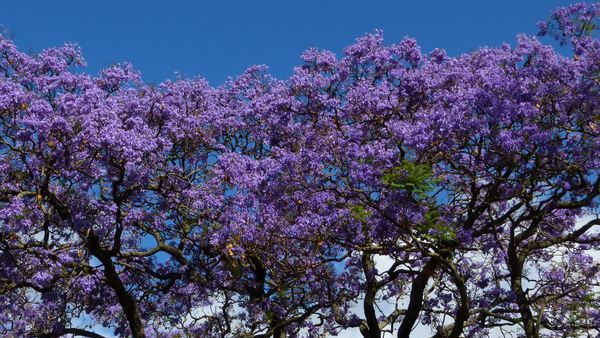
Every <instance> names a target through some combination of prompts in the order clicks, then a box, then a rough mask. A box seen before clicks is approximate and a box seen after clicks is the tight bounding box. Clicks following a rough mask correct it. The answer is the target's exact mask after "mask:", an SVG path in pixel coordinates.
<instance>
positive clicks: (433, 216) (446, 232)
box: [416, 207, 456, 243]
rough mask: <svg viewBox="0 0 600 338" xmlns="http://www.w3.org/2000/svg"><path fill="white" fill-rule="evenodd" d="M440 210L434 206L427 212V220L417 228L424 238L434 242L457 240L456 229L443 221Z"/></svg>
mask: <svg viewBox="0 0 600 338" xmlns="http://www.w3.org/2000/svg"><path fill="white" fill-rule="evenodd" d="M439 218H440V212H439V211H438V210H437V208H435V207H433V208H431V209H429V211H427V212H426V213H425V220H424V221H423V223H421V224H419V225H418V226H417V227H416V229H417V232H418V233H419V234H421V235H422V236H423V237H424V238H426V239H428V240H430V241H432V242H440V243H447V242H454V241H455V240H456V233H455V232H454V230H453V229H452V228H451V227H449V226H447V225H445V224H443V223H441V222H440V220H439Z"/></svg>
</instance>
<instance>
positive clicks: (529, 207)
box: [0, 3, 600, 338]
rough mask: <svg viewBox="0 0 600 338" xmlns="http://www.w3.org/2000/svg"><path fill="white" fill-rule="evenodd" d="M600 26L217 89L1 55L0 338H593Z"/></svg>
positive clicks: (597, 315) (311, 65) (370, 55)
mask: <svg viewBox="0 0 600 338" xmlns="http://www.w3.org/2000/svg"><path fill="white" fill-rule="evenodd" d="M599 17H600V4H599V3H593V4H586V3H580V4H576V5H573V6H570V7H566V8H559V9H557V10H556V11H555V12H554V13H552V15H551V16H550V18H549V19H548V20H547V21H545V22H542V23H540V24H539V28H540V34H539V35H540V36H544V35H548V36H550V37H553V38H555V39H556V40H557V42H556V43H557V45H558V44H560V46H562V47H559V48H557V49H555V48H553V47H551V46H550V45H546V44H543V43H542V42H540V41H539V40H538V39H537V38H535V37H531V36H526V35H521V36H518V38H517V42H516V45H515V46H514V47H511V46H510V45H508V44H507V45H503V46H501V47H499V48H482V49H478V50H475V51H473V52H470V53H467V54H463V55H461V56H459V57H450V56H448V55H446V54H445V53H444V51H442V50H438V49H436V50H434V51H432V52H430V53H428V54H423V53H421V51H420V49H419V46H418V45H417V43H416V41H415V40H413V39H410V38H406V39H404V40H403V41H401V42H400V43H398V44H394V45H384V44H383V36H382V33H381V32H379V31H377V32H375V33H373V34H368V35H365V36H363V37H361V38H359V39H357V40H356V43H355V44H353V45H351V46H349V47H348V48H346V49H345V51H344V55H343V57H341V58H337V57H336V56H335V55H334V54H333V53H331V52H328V51H321V50H316V49H311V50H308V51H306V52H305V53H304V54H303V55H302V60H303V63H302V64H301V65H300V66H299V67H297V68H295V70H294V73H293V75H292V76H291V77H290V78H289V79H287V80H283V81H282V80H277V79H275V78H273V77H271V76H270V75H269V74H268V70H267V69H266V68H265V67H252V68H250V69H248V70H247V71H246V72H245V73H243V74H242V75H241V76H239V77H237V78H235V79H232V80H230V81H228V82H227V83H226V84H224V85H222V86H220V87H211V86H209V85H208V83H207V82H206V81H204V80H202V79H183V78H181V79H177V80H176V81H167V82H164V83H162V84H160V85H157V86H152V85H148V84H145V83H144V82H143V81H142V80H141V77H140V74H139V73H137V72H136V71H135V70H133V68H132V67H131V66H130V65H128V64H120V65H115V66H112V67H110V68H108V69H105V70H103V71H101V72H100V73H99V74H98V75H97V76H92V75H88V74H86V73H85V72H84V71H82V67H84V66H85V63H84V61H83V58H82V56H81V53H80V51H79V49H78V47H77V46H74V45H65V46H64V47H61V48H53V49H48V50H45V51H43V52H41V53H39V54H36V55H29V54H26V53H23V52H20V51H19V50H17V49H16V47H15V46H14V44H13V43H12V42H11V41H10V40H8V39H6V38H0V72H1V73H2V74H1V76H0V335H2V336H7V337H63V336H87V337H102V335H100V334H99V333H97V332H98V331H97V328H98V327H102V326H103V327H105V328H109V329H112V330H114V334H115V335H117V336H120V337H136V338H140V337H256V338H258V337H265V338H266V337H274V338H283V337H323V336H327V335H335V334H337V333H339V332H340V331H341V330H344V329H349V328H354V329H355V330H356V331H355V332H360V334H362V336H363V337H366V338H373V337H377V338H379V337H382V336H383V335H384V334H386V333H388V334H389V335H397V336H398V337H400V338H402V337H409V336H410V335H411V332H412V333H414V332H415V328H416V330H417V331H418V332H420V333H419V335H422V332H431V335H432V336H433V337H439V338H441V337H489V336H502V335H503V334H504V335H505V336H511V335H512V336H514V337H520V336H524V337H527V338H534V337H584V336H585V337H591V336H595V335H600V329H599V328H600V263H599V256H600V255H599V253H598V250H600V231H599V228H600V218H599V213H600V209H599V206H598V202H599V201H600V197H599V196H600V174H599V169H600V137H599V136H600V41H599V40H598V39H597V38H596V37H595V35H594V34H595V33H596V29H597V28H598V25H599V19H598V18H599ZM413 336H415V334H413Z"/></svg>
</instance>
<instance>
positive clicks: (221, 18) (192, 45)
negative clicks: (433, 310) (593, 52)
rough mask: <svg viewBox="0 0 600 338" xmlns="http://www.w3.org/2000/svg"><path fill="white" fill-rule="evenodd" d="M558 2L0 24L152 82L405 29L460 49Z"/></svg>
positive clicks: (107, 10) (172, 12)
mask: <svg viewBox="0 0 600 338" xmlns="http://www.w3.org/2000/svg"><path fill="white" fill-rule="evenodd" d="M571 2H574V1H558V0H503V1H500V0H496V1H491V0H471V1H466V0H455V1H453V0H438V1H417V0H412V1H402V0H395V1H392V0H389V1H383V0H371V1H354V0H346V1H341V0H340V1H326V0H321V1H318V0H304V1H285V0H280V1H275V0H270V1H259V0H254V1H253V0H245V1H242V0H240V1H233V0H230V1H216V0H213V1H191V0H186V1H183V0H182V1H177V0H171V1H151V0H146V1H142V0H135V1H128V0H120V1H117V0H104V1H84V0H78V1H74V0H68V1H66V0H65V1H48V0H44V1H42V0H40V1H26V0H19V1H4V2H3V3H2V7H1V10H0V25H2V26H4V28H5V29H6V30H8V32H9V33H10V34H11V36H12V37H13V39H14V40H15V41H16V43H17V45H18V46H19V48H21V49H22V50H25V51H40V50H42V49H44V48H47V47H52V46H57V45H61V44H62V43H64V42H76V43H78V44H79V45H80V46H81V47H82V49H83V52H84V56H85V58H86V60H87V62H88V65H89V70H88V71H90V72H92V73H96V72H97V71H98V70H99V69H101V68H103V67H106V66H109V65H111V64H113V63H116V62H122V61H128V62H131V63H132V64H133V65H134V67H135V68H137V69H139V70H141V72H142V74H143V78H144V79H145V80H146V81H148V82H152V83H156V82H160V81H163V80H165V79H168V78H173V77H174V73H175V72H176V71H177V72H180V73H182V74H183V75H185V76H196V75H201V76H203V77H205V78H207V79H208V80H209V81H210V82H211V83H212V84H213V85H217V84H220V83H222V82H223V80H225V79H226V78H227V77H228V76H234V75H237V74H239V73H241V72H242V71H243V70H244V69H245V68H246V67H247V66H249V65H252V64H266V65H268V66H269V67H270V68H271V72H272V73H273V74H274V75H275V76H277V77H279V78H283V77H287V76H289V74H290V73H291V71H292V69H293V67H294V66H295V65H297V64H298V63H299V55H300V53H301V52H302V51H303V50H305V49H307V48H309V47H318V48H323V49H329V50H332V51H334V52H336V53H338V54H340V53H341V51H342V50H343V48H344V47H345V46H346V45H348V44H350V43H352V42H353V41H354V39H355V38H356V37H357V36H360V35H362V34H364V33H366V32H372V31H373V30H374V29H377V28H379V29H383V31H384V34H385V39H386V42H387V43H393V42H397V41H399V40H400V39H402V37H404V36H406V35H409V36H412V37H415V38H416V39H417V40H418V41H419V43H420V44H421V46H422V48H423V50H424V51H430V50H431V49H433V48H435V47H441V48H444V49H446V50H447V51H448V53H449V54H451V55H457V54H460V53H462V52H466V51H469V50H472V49H474V48H477V47H479V46H497V45H499V44H501V43H502V42H509V43H513V42H514V37H515V35H516V34H517V33H519V32H525V33H530V34H533V33H535V32H536V27H535V23H536V22H537V21H539V20H542V19H545V18H547V16H548V14H549V13H550V11H551V10H552V9H553V8H555V7H557V6H565V5H568V4H569V3H571Z"/></svg>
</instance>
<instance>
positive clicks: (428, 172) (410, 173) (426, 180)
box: [382, 160, 436, 199]
mask: <svg viewBox="0 0 600 338" xmlns="http://www.w3.org/2000/svg"><path fill="white" fill-rule="evenodd" d="M432 176H433V170H432V168H431V166H430V165H427V164H416V163H414V162H410V161H406V160H404V161H403V162H402V165H400V166H397V167H394V168H392V169H391V170H389V171H388V172H386V173H385V174H384V175H383V177H382V180H383V183H384V184H385V185H387V186H390V187H391V188H394V189H400V190H406V191H408V193H410V194H412V195H413V197H415V198H419V199H422V198H425V197H427V193H428V192H429V191H431V190H432V189H433V187H434V185H435V183H436V180H435V179H433V178H432Z"/></svg>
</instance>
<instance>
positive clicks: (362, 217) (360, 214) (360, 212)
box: [350, 204, 372, 222]
mask: <svg viewBox="0 0 600 338" xmlns="http://www.w3.org/2000/svg"><path fill="white" fill-rule="evenodd" d="M350 212H351V213H352V216H353V217H354V218H355V219H357V220H359V221H361V222H366V221H367V217H369V216H371V214H372V213H371V212H370V211H368V210H367V209H365V207H364V206H362V205H360V204H356V205H353V206H351V207H350Z"/></svg>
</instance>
